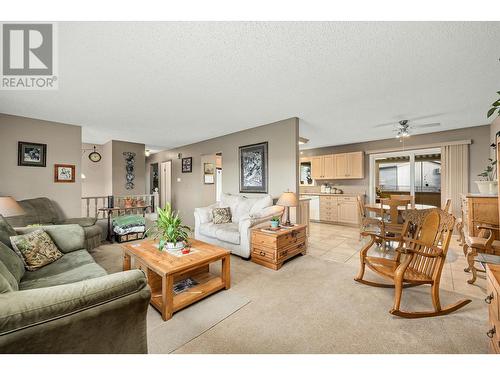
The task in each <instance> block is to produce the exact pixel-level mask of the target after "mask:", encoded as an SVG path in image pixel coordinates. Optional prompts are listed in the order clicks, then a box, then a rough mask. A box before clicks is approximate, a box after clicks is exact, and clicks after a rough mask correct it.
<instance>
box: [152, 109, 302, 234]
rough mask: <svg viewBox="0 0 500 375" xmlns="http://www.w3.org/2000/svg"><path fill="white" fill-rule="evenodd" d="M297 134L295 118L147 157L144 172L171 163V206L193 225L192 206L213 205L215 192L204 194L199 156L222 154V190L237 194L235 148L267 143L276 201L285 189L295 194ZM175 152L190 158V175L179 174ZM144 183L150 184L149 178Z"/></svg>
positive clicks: (179, 164)
mask: <svg viewBox="0 0 500 375" xmlns="http://www.w3.org/2000/svg"><path fill="white" fill-rule="evenodd" d="M298 132H299V122H298V118H291V119H287V120H283V121H278V122H275V123H272V124H268V125H263V126H259V127H256V128H251V129H248V130H244V131H241V132H237V133H233V134H228V135H225V136H222V137H217V138H213V139H209V140H207V141H203V142H199V143H195V144H191V145H187V146H183V147H179V148H176V149H173V150H168V151H163V152H159V153H157V154H153V155H151V156H150V157H149V158H148V160H147V164H148V168H147V172H148V174H149V164H150V163H155V162H158V163H161V162H163V161H167V160H172V204H173V206H174V208H175V209H177V210H179V211H180V214H181V216H182V217H183V219H184V220H185V222H186V223H187V224H188V225H193V223H194V217H193V213H194V209H195V207H202V206H206V205H207V204H210V203H213V202H215V190H214V191H213V194H212V192H210V195H211V196H213V198H210V199H208V198H207V195H206V194H205V192H204V186H203V170H202V155H211V154H215V153H217V152H221V153H222V167H223V168H222V170H223V172H222V186H223V188H222V190H223V191H224V192H226V193H233V194H239V160H238V147H239V146H245V145H250V144H254V143H260V142H266V141H267V142H269V163H268V166H269V169H268V175H269V194H271V195H272V196H273V197H274V198H278V197H279V196H280V194H281V193H282V192H283V191H286V190H287V189H290V191H294V192H296V191H297V190H298V136H299V135H298ZM178 153H182V156H183V157H189V156H192V157H193V173H181V160H179V159H177V154H178ZM177 179H180V181H177ZM146 181H148V184H149V176H147V178H146ZM248 195H250V194H248Z"/></svg>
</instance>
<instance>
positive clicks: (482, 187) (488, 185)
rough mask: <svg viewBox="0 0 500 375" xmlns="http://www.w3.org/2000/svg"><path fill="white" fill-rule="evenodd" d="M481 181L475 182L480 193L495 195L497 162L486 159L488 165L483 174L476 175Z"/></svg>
mask: <svg viewBox="0 0 500 375" xmlns="http://www.w3.org/2000/svg"><path fill="white" fill-rule="evenodd" d="M478 176H479V177H482V180H479V181H475V183H476V184H477V188H478V189H479V192H480V193H483V194H496V192H497V185H498V181H497V180H496V177H497V161H496V160H493V159H491V158H489V159H488V164H487V165H486V168H485V169H484V171H483V172H481V173H479V174H478Z"/></svg>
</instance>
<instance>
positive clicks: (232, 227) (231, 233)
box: [200, 222, 240, 245]
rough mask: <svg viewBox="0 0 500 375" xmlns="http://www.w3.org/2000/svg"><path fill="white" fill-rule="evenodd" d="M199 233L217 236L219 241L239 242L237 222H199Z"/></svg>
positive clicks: (237, 243)
mask: <svg viewBox="0 0 500 375" xmlns="http://www.w3.org/2000/svg"><path fill="white" fill-rule="evenodd" d="M200 233H201V234H202V235H204V236H207V237H212V238H217V239H218V240H220V241H225V242H230V243H233V244H236V245H239V244H240V231H239V227H238V224H237V223H226V224H214V223H212V222H210V223H202V224H200Z"/></svg>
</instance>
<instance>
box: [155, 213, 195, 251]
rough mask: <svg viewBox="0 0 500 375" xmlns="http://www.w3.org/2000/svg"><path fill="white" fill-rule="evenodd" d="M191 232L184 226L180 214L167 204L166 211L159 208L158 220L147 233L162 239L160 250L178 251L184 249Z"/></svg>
mask: <svg viewBox="0 0 500 375" xmlns="http://www.w3.org/2000/svg"><path fill="white" fill-rule="evenodd" d="M190 231H191V228H189V227H188V226H187V225H183V224H182V219H181V218H180V217H179V213H178V212H175V211H174V210H172V206H170V204H169V203H167V204H166V205H165V208H164V209H161V208H160V207H158V219H157V220H156V223H155V225H154V226H152V227H151V228H149V229H148V230H147V231H146V235H147V236H148V237H151V238H153V239H158V238H159V239H160V243H159V249H160V250H166V251H176V250H181V249H183V248H184V245H185V241H187V239H188V236H189V235H188V232H190Z"/></svg>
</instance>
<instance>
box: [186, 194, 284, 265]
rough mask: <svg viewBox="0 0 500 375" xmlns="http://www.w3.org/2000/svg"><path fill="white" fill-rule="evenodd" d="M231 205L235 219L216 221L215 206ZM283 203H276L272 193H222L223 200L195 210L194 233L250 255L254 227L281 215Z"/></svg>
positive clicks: (197, 237) (207, 240)
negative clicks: (219, 222) (256, 195)
mask: <svg viewBox="0 0 500 375" xmlns="http://www.w3.org/2000/svg"><path fill="white" fill-rule="evenodd" d="M215 207H229V208H230V210H231V217H232V222H231V223H227V224H214V223H213V217H212V209H213V208H215ZM282 214H283V207H281V206H273V198H272V197H271V196H270V195H265V196H259V197H256V198H253V197H252V198H248V197H244V196H241V195H232V194H222V197H221V201H220V202H218V203H214V204H212V205H210V206H208V207H200V208H195V210H194V221H195V224H194V237H195V238H196V239H197V240H201V241H205V242H208V243H211V244H214V245H217V246H221V247H224V248H226V249H228V250H230V251H231V253H233V254H235V255H239V256H241V257H243V258H248V257H250V235H251V231H250V230H251V229H252V228H253V227H255V226H256V225H259V224H263V223H265V222H266V221H269V220H270V219H271V218H272V217H273V216H281V215H282Z"/></svg>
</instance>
